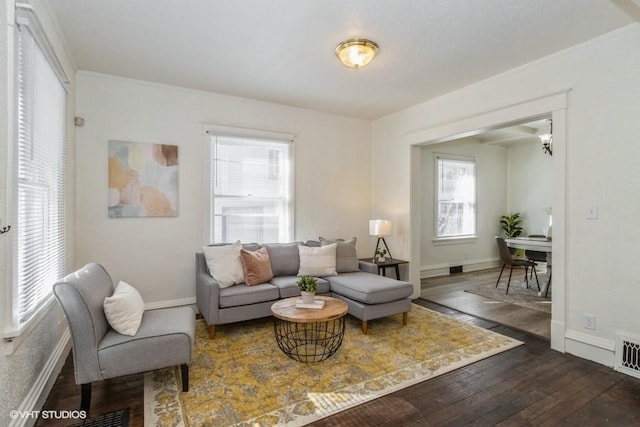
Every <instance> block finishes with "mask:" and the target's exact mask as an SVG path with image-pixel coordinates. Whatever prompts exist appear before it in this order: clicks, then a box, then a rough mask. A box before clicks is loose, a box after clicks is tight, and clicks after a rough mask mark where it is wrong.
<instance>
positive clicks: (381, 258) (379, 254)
mask: <svg viewBox="0 0 640 427" xmlns="http://www.w3.org/2000/svg"><path fill="white" fill-rule="evenodd" d="M385 255H387V250H386V249H384V248H378V249H376V260H377V261H378V262H385V260H386V258H385Z"/></svg>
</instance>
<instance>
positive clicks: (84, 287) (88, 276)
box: [53, 264, 195, 412]
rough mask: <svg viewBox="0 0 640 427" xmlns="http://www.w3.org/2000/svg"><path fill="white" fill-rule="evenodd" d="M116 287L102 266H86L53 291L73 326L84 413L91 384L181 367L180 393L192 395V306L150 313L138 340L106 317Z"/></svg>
mask: <svg viewBox="0 0 640 427" xmlns="http://www.w3.org/2000/svg"><path fill="white" fill-rule="evenodd" d="M113 291H114V289H113V283H112V281H111V277H110V276H109V274H108V273H107V272H106V270H105V269H104V268H103V267H102V266H101V265H99V264H87V265H85V266H84V267H83V268H81V269H80V270H78V271H76V272H75V273H72V274H69V275H68V276H67V277H65V278H64V279H62V280H61V281H59V282H57V283H56V284H55V285H54V286H53V292H54V294H55V296H56V298H57V299H58V302H59V303H60V305H61V306H62V309H63V311H64V313H65V315H66V317H67V321H68V322H69V329H70V330H71V338H72V341H73V366H74V371H75V380H76V384H80V386H81V399H80V400H81V403H80V408H81V409H82V410H85V411H87V412H88V411H89V406H90V404H91V383H92V382H95V381H102V380H106V379H109V378H115V377H120V376H124V375H131V374H137V373H142V372H147V371H153V370H156V369H161V368H166V367H170V366H177V365H181V370H182V390H183V391H185V392H186V391H188V390H189V363H190V362H191V353H192V350H193V343H194V336H195V313H194V311H193V309H191V308H189V307H175V308H166V309H159V310H148V311H145V312H144V315H143V316H142V323H141V325H140V329H139V330H138V332H137V333H136V335H134V336H126V335H121V334H119V333H117V332H116V331H114V330H113V329H112V328H111V327H110V326H109V323H108V322H107V318H106V316H105V314H104V309H103V302H104V299H105V298H106V297H108V296H111V295H112V294H113Z"/></svg>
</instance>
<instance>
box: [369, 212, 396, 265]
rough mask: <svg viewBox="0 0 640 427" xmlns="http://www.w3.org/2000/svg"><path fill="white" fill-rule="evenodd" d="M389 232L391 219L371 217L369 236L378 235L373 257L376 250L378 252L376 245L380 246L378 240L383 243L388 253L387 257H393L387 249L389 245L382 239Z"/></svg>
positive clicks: (374, 257)
mask: <svg viewBox="0 0 640 427" xmlns="http://www.w3.org/2000/svg"><path fill="white" fill-rule="evenodd" d="M389 234H391V221H389V220H387V219H372V220H369V235H370V236H378V241H377V243H376V250H375V252H374V253H373V259H374V260H375V259H376V252H378V247H379V246H380V241H382V244H383V245H384V247H385V249H386V250H387V253H388V254H389V258H393V257H392V256H391V251H390V250H389V246H387V242H386V241H385V240H384V236H388V235H389Z"/></svg>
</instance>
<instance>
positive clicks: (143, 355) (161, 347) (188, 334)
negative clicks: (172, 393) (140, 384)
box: [94, 307, 196, 379]
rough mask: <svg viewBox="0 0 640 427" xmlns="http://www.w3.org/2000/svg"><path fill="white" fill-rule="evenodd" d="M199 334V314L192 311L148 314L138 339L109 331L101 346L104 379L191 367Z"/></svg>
mask: <svg viewBox="0 0 640 427" xmlns="http://www.w3.org/2000/svg"><path fill="white" fill-rule="evenodd" d="M195 332H196V319H195V313H194V311H193V309H192V308H190V307H172V308H161V309H157V310H147V311H146V312H145V313H144V316H143V317H142V324H141V325H140V329H139V330H138V333H137V334H136V336H135V337H128V336H124V335H120V334H117V333H116V332H115V331H109V332H107V334H106V335H105V336H104V339H103V340H102V341H101V342H100V344H99V346H98V360H99V367H100V374H101V375H102V379H107V378H114V377H119V376H122V375H130V374H136V373H139V372H146V371H149V370H154V369H160V368H165V367H167V366H173V365H177V364H183V363H190V362H191V354H192V351H193V343H194V340H195ZM94 351H95V350H94ZM124 360H126V361H127V363H122V362H123V361H124Z"/></svg>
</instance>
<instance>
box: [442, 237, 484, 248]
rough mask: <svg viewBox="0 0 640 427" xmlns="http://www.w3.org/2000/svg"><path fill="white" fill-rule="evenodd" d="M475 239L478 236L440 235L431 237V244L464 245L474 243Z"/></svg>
mask: <svg viewBox="0 0 640 427" xmlns="http://www.w3.org/2000/svg"><path fill="white" fill-rule="evenodd" d="M477 240H478V236H463V237H442V238H439V239H433V246H445V245H464V244H468V243H475V242H476V241H477Z"/></svg>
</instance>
